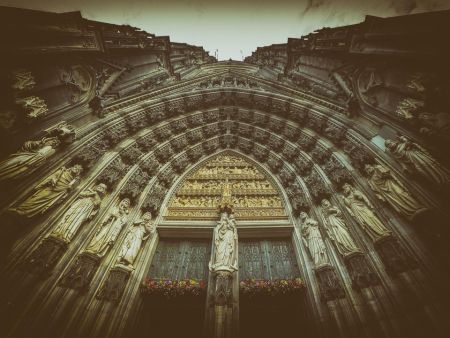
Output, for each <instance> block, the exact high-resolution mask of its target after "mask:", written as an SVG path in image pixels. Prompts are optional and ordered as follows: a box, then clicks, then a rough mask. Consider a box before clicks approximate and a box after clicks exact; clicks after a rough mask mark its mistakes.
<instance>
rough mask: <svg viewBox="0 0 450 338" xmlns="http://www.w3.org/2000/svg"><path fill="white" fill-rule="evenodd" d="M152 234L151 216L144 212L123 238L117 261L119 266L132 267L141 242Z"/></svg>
mask: <svg viewBox="0 0 450 338" xmlns="http://www.w3.org/2000/svg"><path fill="white" fill-rule="evenodd" d="M151 232H152V214H151V213H150V212H146V213H145V214H143V215H142V219H140V220H138V221H135V222H134V223H133V225H132V226H131V228H130V229H129V230H128V233H127V235H126V237H125V240H124V242H123V244H122V248H121V250H120V253H119V258H118V259H117V261H118V262H119V264H123V265H126V266H130V267H131V268H132V267H133V265H132V264H133V262H134V260H135V259H136V257H137V255H138V253H139V250H140V248H141V245H142V242H144V241H145V240H147V238H149V237H150V234H151Z"/></svg>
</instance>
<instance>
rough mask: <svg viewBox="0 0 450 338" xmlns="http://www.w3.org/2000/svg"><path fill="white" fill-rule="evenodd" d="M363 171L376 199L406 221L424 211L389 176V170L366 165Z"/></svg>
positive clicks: (423, 208) (396, 181) (394, 179)
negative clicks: (386, 204) (383, 202)
mask: <svg viewBox="0 0 450 338" xmlns="http://www.w3.org/2000/svg"><path fill="white" fill-rule="evenodd" d="M365 171H366V173H367V174H368V175H369V181H368V183H369V186H370V187H371V188H372V190H373V191H374V192H375V193H376V195H377V197H378V198H379V199H380V200H382V201H385V202H387V203H388V204H389V205H391V206H392V207H393V208H394V209H395V210H396V211H397V212H398V213H400V214H402V215H403V216H405V217H407V218H408V219H414V217H415V216H416V215H418V214H419V213H421V212H424V211H425V210H426V208H425V207H424V206H423V205H421V204H420V203H419V202H418V201H417V200H416V199H415V198H414V197H412V195H411V194H410V193H409V192H408V191H407V190H406V188H405V187H403V185H402V184H401V183H400V181H398V180H397V179H396V178H395V177H394V176H393V175H392V174H391V171H390V170H389V169H387V168H385V167H383V166H381V165H379V164H377V165H371V164H366V166H365Z"/></svg>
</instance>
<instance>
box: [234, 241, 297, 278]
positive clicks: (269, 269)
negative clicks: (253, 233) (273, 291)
mask: <svg viewBox="0 0 450 338" xmlns="http://www.w3.org/2000/svg"><path fill="white" fill-rule="evenodd" d="M299 275H300V271H299V269H298V265H297V259H296V258H295V253H294V248H293V246H292V242H291V240H290V239H269V240H259V239H258V240H240V241H239V279H240V280H244V279H290V278H295V277H299Z"/></svg>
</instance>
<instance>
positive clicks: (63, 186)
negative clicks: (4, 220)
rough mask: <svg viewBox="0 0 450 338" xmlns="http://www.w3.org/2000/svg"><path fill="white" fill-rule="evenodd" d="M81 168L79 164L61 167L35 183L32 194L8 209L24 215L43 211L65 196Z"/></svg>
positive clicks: (34, 214) (33, 214) (77, 177)
mask: <svg viewBox="0 0 450 338" xmlns="http://www.w3.org/2000/svg"><path fill="white" fill-rule="evenodd" d="M82 170H83V168H82V167H81V166H80V165H74V166H73V167H71V168H68V169H67V168H65V167H62V168H61V169H59V170H57V171H56V172H55V173H54V174H52V175H50V176H49V177H47V178H46V179H45V180H44V181H43V182H42V183H41V184H39V185H37V186H36V188H35V190H36V191H35V193H34V194H33V195H31V196H30V197H28V198H27V199H26V200H25V201H23V202H22V204H20V205H19V206H17V207H15V208H11V209H10V211H12V212H15V213H17V214H19V215H22V216H26V217H33V216H36V215H39V214H43V213H45V212H46V211H47V210H48V209H50V208H51V207H52V206H54V205H56V204H57V203H59V202H60V201H61V200H63V199H64V198H65V197H66V196H67V194H68V191H69V190H70V189H71V188H72V186H73V185H74V184H75V182H76V181H77V180H78V179H79V177H80V174H81V171H82Z"/></svg>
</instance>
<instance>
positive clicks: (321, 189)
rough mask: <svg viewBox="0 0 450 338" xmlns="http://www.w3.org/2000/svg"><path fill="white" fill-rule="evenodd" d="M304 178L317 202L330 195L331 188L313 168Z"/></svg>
mask: <svg viewBox="0 0 450 338" xmlns="http://www.w3.org/2000/svg"><path fill="white" fill-rule="evenodd" d="M304 180H305V183H306V185H307V186H308V189H309V191H310V193H311V196H312V198H313V199H314V201H315V202H316V203H319V202H320V201H321V200H322V199H324V198H328V197H329V196H330V194H331V193H330V191H329V189H328V188H327V186H326V185H325V182H324V181H323V179H322V177H321V176H320V175H319V173H318V172H317V171H316V170H312V171H311V173H310V174H309V175H308V176H306V177H305V178H304Z"/></svg>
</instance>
